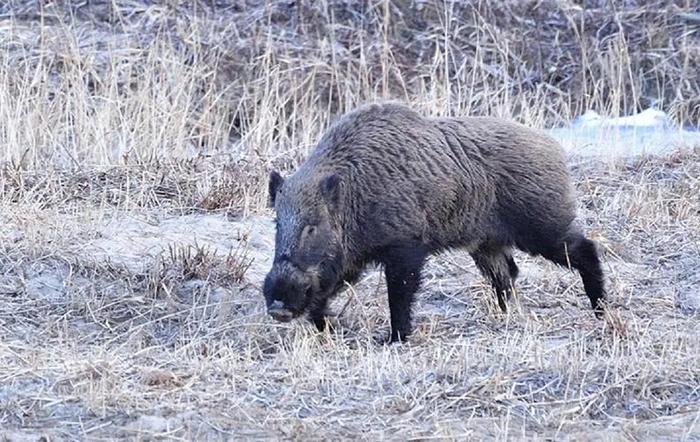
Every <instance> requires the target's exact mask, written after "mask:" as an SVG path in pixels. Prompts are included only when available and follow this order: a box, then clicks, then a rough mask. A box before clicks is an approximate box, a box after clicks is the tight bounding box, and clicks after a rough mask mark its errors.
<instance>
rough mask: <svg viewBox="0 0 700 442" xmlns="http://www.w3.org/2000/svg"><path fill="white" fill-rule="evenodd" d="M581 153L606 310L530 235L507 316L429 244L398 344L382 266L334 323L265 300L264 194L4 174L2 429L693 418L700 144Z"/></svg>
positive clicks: (86, 431) (619, 423) (528, 429)
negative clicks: (272, 308)
mask: <svg viewBox="0 0 700 442" xmlns="http://www.w3.org/2000/svg"><path fill="white" fill-rule="evenodd" d="M571 168H572V171H573V174H574V180H575V182H576V187H577V192H578V194H579V196H580V200H579V202H580V204H579V212H580V218H581V222H582V223H583V225H584V226H585V227H586V230H587V231H588V232H589V234H590V235H591V236H592V237H593V238H595V239H596V240H597V241H598V242H599V244H600V246H601V253H602V255H603V258H604V263H605V269H606V273H607V277H608V287H609V296H610V302H611V308H610V310H609V313H608V315H607V316H606V319H605V320H604V321H598V320H596V319H595V318H594V317H593V315H592V314H591V312H590V307H589V305H588V302H587V300H586V299H585V296H583V294H582V293H583V292H582V287H581V283H580V280H579V278H578V277H576V275H574V274H572V273H570V272H568V271H566V270H564V269H561V268H557V267H555V266H553V265H551V264H549V263H546V262H543V261H542V260H539V259H533V258H531V257H528V256H525V255H524V254H518V255H517V257H516V259H517V260H518V263H519V265H520V267H521V270H522V276H521V278H520V279H519V281H518V290H519V293H518V299H517V300H515V301H514V302H513V304H512V306H511V307H512V308H511V311H510V312H509V313H508V314H507V315H503V314H501V313H499V312H498V310H497V308H496V307H495V306H494V303H493V296H492V294H491V293H490V291H489V288H488V286H487V285H486V284H485V283H484V281H483V279H482V278H481V277H480V276H479V275H478V272H477V271H476V269H475V268H474V266H473V264H472V262H471V261H470V259H469V257H468V256H466V255H465V254H462V253H451V254H446V255H441V256H438V257H435V258H434V259H432V260H431V262H430V264H429V266H428V267H427V269H426V273H425V284H424V288H423V290H422V291H421V293H420V295H419V296H418V302H417V305H416V319H415V326H416V333H415V336H414V337H413V339H412V340H411V342H410V343H409V344H405V345H395V346H384V345H381V344H379V343H378V341H379V340H380V339H381V338H382V337H383V336H384V335H385V334H386V333H387V331H388V309H387V305H386V300H385V298H386V296H385V287H384V285H383V284H384V283H383V279H382V277H381V274H380V273H379V272H378V271H377V270H375V269H370V270H369V271H368V273H367V275H366V277H365V278H364V279H363V280H362V281H361V282H360V283H359V284H357V286H356V287H354V288H353V289H352V290H350V291H348V292H346V293H344V294H343V295H341V296H339V298H338V299H337V300H336V302H335V303H334V304H333V306H332V308H333V310H334V311H335V313H336V314H338V317H336V318H334V319H333V322H334V323H335V325H336V331H335V332H334V333H325V334H318V333H316V332H315V331H314V329H313V328H312V327H310V326H309V325H308V324H306V323H305V322H304V321H296V322H293V323H291V324H279V323H275V322H273V321H272V320H271V319H269V318H268V317H266V315H265V311H264V305H263V302H262V297H261V294H260V286H261V282H262V278H263V276H264V274H265V272H266V271H267V269H268V267H269V265H270V257H271V255H272V250H273V241H274V239H273V227H272V222H271V214H270V213H269V212H268V211H264V210H263V211H260V212H258V213H255V214H251V215H249V216H247V217H245V218H240V217H239V216H238V215H236V214H234V213H230V211H228V210H226V209H223V210H222V209H213V210H208V209H203V208H201V207H200V208H193V207H192V205H191V203H190V202H189V200H187V199H185V198H183V197H182V194H177V193H175V192H171V191H167V190H168V189H167V188H166V189H164V188H163V187H164V186H165V184H164V183H168V182H170V181H169V179H168V178H167V177H165V178H159V179H158V180H156V181H153V182H152V181H148V180H147V181H144V182H142V183H139V182H136V179H137V178H136V177H137V176H138V174H134V176H132V177H131V178H130V179H125V180H121V181H119V180H117V178H118V177H116V176H111V175H108V178H105V179H103V180H102V181H96V182H92V181H89V182H88V183H87V184H86V182H85V181H84V180H69V179H64V178H52V179H54V180H55V182H52V183H50V184H47V183H46V182H44V181H41V180H36V179H35V181H31V180H26V181H22V180H17V179H15V178H17V177H16V176H13V177H14V178H13V180H6V181H5V186H6V187H5V197H4V198H3V199H0V245H1V246H2V247H0V337H1V339H0V438H2V437H5V438H8V439H10V440H26V439H28V440H38V439H39V438H40V437H46V438H48V439H61V438H65V439H76V438H85V439H113V438H124V437H128V438H138V439H153V438H185V439H205V438H206V439H229V438H247V437H268V438H304V439H306V438H322V439H325V438H368V439H375V438H401V439H404V438H410V437H418V438H420V437H433V436H443V437H447V438H460V439H461V438H473V439H483V438H494V439H521V438H551V439H557V440H558V439H571V440H581V439H598V440H600V439H602V440H608V439H620V438H631V439H634V440H660V439H665V440H694V439H698V438H700V407H699V406H698V404H699V403H700V359H699V358H698V357H697V355H698V354H700V293H699V292H700V290H699V288H700V270H698V269H700V259H698V256H700V245H699V244H700V179H699V177H700V151H698V150H697V149H695V150H693V149H685V150H683V151H675V152H671V153H669V154H663V155H661V156H639V157H636V158H633V159H623V158H617V159H606V160H605V161H601V160H600V159H599V158H597V157H595V156H593V157H591V156H587V157H580V156H572V157H571ZM153 173H154V174H159V173H160V172H158V171H155V172H153ZM46 180H49V178H46ZM105 180H106V182H105ZM110 180H112V181H110ZM131 180H134V181H131ZM125 182H126V183H128V186H126V187H124V186H123V185H122V184H113V183H125ZM173 182H174V181H173ZM8 183H9V184H8ZM184 183H187V181H184ZM178 186H179V191H180V192H182V193H183V194H189V193H188V192H189V191H188V188H187V184H182V183H179V184H178ZM190 186H196V184H190ZM47 189H48V190H47ZM86 189H88V190H86ZM119 192H126V193H128V194H127V195H121V196H119V195H120V193H119ZM129 192H131V193H129ZM190 193H191V194H192V195H195V194H197V192H196V191H195V190H192V192H190ZM156 194H157V195H158V197H157V198H156V197H151V196H149V195H156ZM115 195H116V196H115ZM139 195H141V196H139ZM143 195H145V196H144V197H142V196H143ZM137 196H139V197H137ZM205 196H206V193H205ZM153 198H156V199H155V203H154V200H153ZM115 201H116V202H115Z"/></svg>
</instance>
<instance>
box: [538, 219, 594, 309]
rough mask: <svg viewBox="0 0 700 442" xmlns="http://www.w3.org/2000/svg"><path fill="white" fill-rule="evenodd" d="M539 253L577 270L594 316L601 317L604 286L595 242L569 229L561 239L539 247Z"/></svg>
mask: <svg viewBox="0 0 700 442" xmlns="http://www.w3.org/2000/svg"><path fill="white" fill-rule="evenodd" d="M539 253H540V254H541V255H542V256H544V257H545V258H547V259H549V260H550V261H553V262H555V263H557V264H559V265H561V266H564V267H569V268H572V267H573V268H574V269H576V270H578V272H579V273H580V274H581V279H582V280H583V287H584V289H585V290H586V295H588V299H589V300H590V301H591V306H592V307H593V310H594V311H595V314H596V316H598V317H601V316H602V313H603V306H602V303H601V301H602V300H603V299H604V298H605V287H604V283H603V269H602V268H601V265H600V259H599V258H598V252H597V250H596V245H595V243H594V242H593V241H591V240H590V239H588V238H586V237H585V236H583V235H582V234H581V233H579V232H576V231H570V232H568V233H567V234H566V235H565V236H564V238H563V239H562V240H560V241H557V242H554V243H550V244H546V245H544V246H542V247H540V250H539Z"/></svg>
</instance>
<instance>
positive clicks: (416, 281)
mask: <svg viewBox="0 0 700 442" xmlns="http://www.w3.org/2000/svg"><path fill="white" fill-rule="evenodd" d="M426 255H427V253H426V251H425V250H424V249H423V247H421V246H418V247H400V248H392V249H390V250H388V251H387V252H386V254H385V256H384V258H383V259H382V261H383V264H384V273H385V275H386V285H387V290H388V292H389V311H390V313H391V338H390V342H397V341H404V340H405V339H406V338H407V337H408V336H409V335H410V333H411V305H412V304H413V295H414V294H415V293H416V291H417V290H418V287H419V286H420V280H421V270H422V268H423V263H424V262H425V257H426Z"/></svg>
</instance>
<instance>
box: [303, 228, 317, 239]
mask: <svg viewBox="0 0 700 442" xmlns="http://www.w3.org/2000/svg"><path fill="white" fill-rule="evenodd" d="M315 234H316V226H312V225H308V226H306V227H304V230H303V231H302V233H301V235H302V237H304V238H308V237H310V236H314V235H315Z"/></svg>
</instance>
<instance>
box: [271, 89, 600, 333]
mask: <svg viewBox="0 0 700 442" xmlns="http://www.w3.org/2000/svg"><path fill="white" fill-rule="evenodd" d="M269 196H270V204H271V205H272V206H273V207H274V209H275V212H276V237H275V255H274V262H273V265H272V269H271V270H270V272H269V273H268V275H267V276H266V278H265V283H264V287H263V292H264V295H265V299H266V302H267V309H268V313H269V314H270V315H271V316H272V317H274V318H275V319H277V320H280V321H289V320H291V319H292V318H295V317H297V316H300V315H302V314H304V313H307V314H308V315H309V319H310V320H311V321H313V322H314V323H315V324H316V326H317V327H318V328H319V329H323V328H324V326H325V318H324V313H325V311H326V304H327V302H328V300H329V299H330V298H331V297H333V296H334V295H335V294H336V293H337V292H338V291H339V290H341V289H342V288H343V287H344V285H345V283H346V282H347V283H353V282H354V281H356V279H357V278H358V276H359V274H360V272H361V271H362V270H363V268H364V267H365V266H366V265H367V264H369V263H372V262H374V263H379V264H381V265H382V266H383V268H384V272H385V276H386V282H387V289H388V294H389V309H390V313H391V336H390V339H391V341H398V340H403V339H404V338H406V337H407V336H408V335H409V334H410V332H411V304H412V303H413V298H414V294H415V292H416V290H417V289H418V288H419V285H420V280H421V269H422V267H423V264H424V262H425V259H426V257H427V256H428V255H430V254H433V253H437V252H440V251H443V250H446V249H466V250H467V251H468V252H469V253H470V254H471V256H472V258H473V259H474V261H475V263H476V266H477V267H478V268H479V270H480V271H481V273H482V274H483V275H484V277H486V278H487V279H488V280H489V281H490V282H491V284H492V286H493V288H494V289H495V292H496V294H497V298H498V304H499V306H500V308H501V309H502V310H504V311H505V310H506V301H507V299H508V298H509V297H510V295H511V291H512V290H513V282H514V280H515V278H516V277H517V275H518V267H517V265H516V263H515V261H514V260H513V256H512V249H513V247H517V248H518V249H520V250H523V251H526V252H528V253H530V254H532V255H541V256H543V257H545V258H546V259H549V260H550V261H553V262H555V263H557V264H559V265H562V266H567V267H572V268H574V269H576V270H578V271H579V273H580V274H581V278H582V279H583V285H584V288H585V291H586V294H587V295H588V298H589V299H590V302H591V304H592V306H593V309H594V310H595V312H596V314H597V315H598V316H600V314H601V312H602V303H601V300H602V299H603V298H604V287H603V272H602V270H601V266H600V262H599V259H598V254H597V251H596V246H595V244H594V243H593V242H592V241H591V240H589V239H587V238H585V237H584V236H583V235H582V233H581V232H580V230H579V229H578V228H576V227H575V226H574V225H573V224H572V223H573V221H574V218H575V202H574V199H573V191H572V186H571V182H570V177H569V173H568V170H567V167H566V164H565V160H564V156H563V153H562V150H561V147H560V146H559V145H558V144H557V142H556V141H554V140H553V139H552V138H550V137H549V136H547V135H545V134H543V133H540V132H537V131H535V130H531V129H528V128H526V127H524V126H522V125H519V124H516V123H514V122H510V121H504V120H500V119H495V118H486V117H472V118H425V117H423V116H421V115H419V114H418V113H416V112H414V111H413V110H411V109H409V108H407V107H405V106H403V105H400V104H394V103H389V104H372V105H368V106H364V107H361V108H358V109H356V110H354V111H352V112H350V113H348V114H346V115H344V116H343V117H341V118H340V119H339V120H338V121H337V122H336V123H335V124H334V125H333V126H332V127H331V128H330V129H329V130H328V131H327V132H326V133H325V134H324V135H323V137H322V138H321V140H320V141H319V143H318V145H317V147H316V148H315V149H314V151H313V152H312V153H311V155H310V156H309V158H308V159H307V160H306V161H305V162H304V163H303V164H302V165H301V166H300V167H299V169H298V170H297V171H296V172H295V173H294V174H293V175H291V176H289V177H288V178H283V177H282V176H281V175H280V174H279V173H277V172H272V173H271V175H270V181H269Z"/></svg>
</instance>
